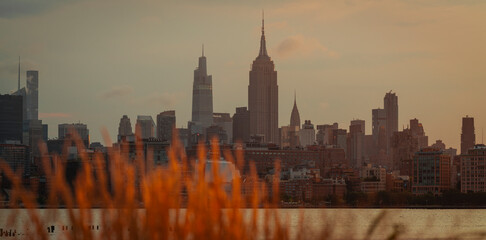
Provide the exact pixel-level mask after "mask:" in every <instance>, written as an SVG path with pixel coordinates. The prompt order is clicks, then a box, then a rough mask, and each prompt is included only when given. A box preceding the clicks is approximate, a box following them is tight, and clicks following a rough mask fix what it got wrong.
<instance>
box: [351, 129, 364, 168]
mask: <svg viewBox="0 0 486 240" xmlns="http://www.w3.org/2000/svg"><path fill="white" fill-rule="evenodd" d="M364 125H365V121H364V120H353V121H351V125H350V126H349V134H348V139H347V144H346V145H347V155H346V157H347V158H348V160H349V163H350V164H351V166H352V167H354V168H359V167H361V165H362V164H363V160H364V155H363V154H364V136H365V132H364V130H365V128H364Z"/></svg>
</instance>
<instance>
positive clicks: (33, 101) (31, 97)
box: [27, 71, 39, 120]
mask: <svg viewBox="0 0 486 240" xmlns="http://www.w3.org/2000/svg"><path fill="white" fill-rule="evenodd" d="M38 108H39V72H38V71H27V119H28V120H37V119H38Z"/></svg>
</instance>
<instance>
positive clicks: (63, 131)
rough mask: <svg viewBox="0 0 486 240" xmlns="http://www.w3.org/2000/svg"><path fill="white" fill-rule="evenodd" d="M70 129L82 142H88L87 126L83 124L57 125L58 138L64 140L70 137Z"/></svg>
mask: <svg viewBox="0 0 486 240" xmlns="http://www.w3.org/2000/svg"><path fill="white" fill-rule="evenodd" d="M71 129H72V130H73V131H75V132H76V133H77V134H78V136H79V137H80V138H81V139H82V140H83V141H85V140H87V141H89V129H88V125H86V124H83V123H72V124H68V123H63V124H59V125H58V132H57V133H58V138H59V139H61V140H62V139H65V138H67V137H68V136H69V135H70V131H71Z"/></svg>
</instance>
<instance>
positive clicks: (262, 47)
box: [258, 10, 268, 57]
mask: <svg viewBox="0 0 486 240" xmlns="http://www.w3.org/2000/svg"><path fill="white" fill-rule="evenodd" d="M266 45H267V44H266V42H265V15H264V12H263V10H262V37H261V39H260V53H259V54H258V56H266V57H268V54H267V46H266Z"/></svg>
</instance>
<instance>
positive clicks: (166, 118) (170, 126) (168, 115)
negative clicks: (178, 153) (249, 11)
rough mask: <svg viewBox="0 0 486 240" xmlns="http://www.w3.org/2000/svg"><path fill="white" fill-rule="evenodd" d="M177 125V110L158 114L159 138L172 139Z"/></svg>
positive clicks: (163, 139)
mask: <svg viewBox="0 0 486 240" xmlns="http://www.w3.org/2000/svg"><path fill="white" fill-rule="evenodd" d="M175 127H176V115H175V111H174V110H171V111H164V112H161V113H159V114H158V115H157V138H159V139H160V140H162V141H169V142H170V141H172V132H173V131H174V129H175Z"/></svg>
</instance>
